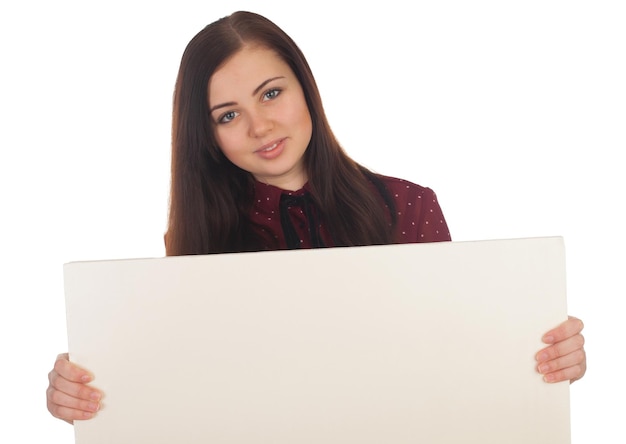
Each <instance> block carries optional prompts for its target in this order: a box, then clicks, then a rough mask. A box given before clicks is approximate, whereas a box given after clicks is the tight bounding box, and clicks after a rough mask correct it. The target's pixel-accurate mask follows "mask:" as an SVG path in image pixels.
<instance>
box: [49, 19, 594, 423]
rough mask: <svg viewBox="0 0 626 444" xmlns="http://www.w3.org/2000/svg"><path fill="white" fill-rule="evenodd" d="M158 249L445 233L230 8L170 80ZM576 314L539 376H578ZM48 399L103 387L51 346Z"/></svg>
mask: <svg viewBox="0 0 626 444" xmlns="http://www.w3.org/2000/svg"><path fill="white" fill-rule="evenodd" d="M172 132H173V138H172V181H171V183H172V185H171V196H170V199H171V200H170V214H169V226H168V231H167V234H166V236H165V243H166V252H167V255H188V254H210V253H223V252H243V251H262V250H278V249H293V248H319V247H334V246H357V245H375V244H390V243H411V242H436V241H448V240H450V233H449V231H448V227H447V225H446V222H445V219H444V217H443V214H442V212H441V209H440V207H439V204H438V203H437V199H436V196H435V194H434V192H433V191H432V190H430V189H428V188H424V187H421V186H419V185H416V184H413V183H410V182H407V181H404V180H401V179H395V178H391V177H385V176H380V175H377V174H374V173H373V172H371V171H369V170H367V169H366V168H364V167H363V166H361V165H359V164H358V163H356V162H355V161H353V160H352V159H350V158H349V157H348V156H347V155H346V154H345V153H344V151H343V150H342V148H341V147H340V145H339V143H338V142H337V140H336V139H335V137H334V136H333V133H332V131H331V129H330V126H329V124H328V122H327V120H326V116H325V114H324V110H323V108H322V102H321V99H320V96H319V92H318V89H317V86H316V84H315V80H314V78H313V75H312V73H311V70H310V68H309V66H308V64H307V62H306V60H305V58H304V55H303V54H302V53H301V51H300V50H299V49H298V47H297V46H296V44H295V43H294V42H293V41H292V40H291V38H289V36H287V35H286V34H285V33H284V32H283V31H282V30H281V29H280V28H278V27H277V26H276V25H275V24H273V23H272V22H271V21H269V20H267V19H265V18H264V17H261V16H259V15H257V14H253V13H249V12H237V13H234V14H232V15H231V16H228V17H225V18H223V19H221V20H218V21H217V22H215V23H212V24H210V25H209V26H207V27H206V28H205V29H204V30H202V31H201V32H200V33H198V34H197V35H196V36H195V37H194V38H193V39H192V40H191V42H190V43H189V45H188V46H187V48H186V50H185V53H184V54H183V57H182V61H181V66H180V70H179V74H178V79H177V82H176V90H175V96H174V114H173V131H172ZM582 327H583V326H582V322H581V321H580V320H578V319H575V318H570V319H569V320H568V321H566V322H565V323H563V324H562V325H560V326H558V327H557V328H555V329H554V330H552V331H550V332H548V333H546V335H545V336H544V341H545V342H546V343H547V344H549V345H548V346H547V347H546V348H544V349H543V350H541V351H540V352H539V353H538V354H537V361H538V364H537V370H538V371H539V372H540V373H542V374H544V379H545V380H546V381H547V382H558V381H564V380H570V381H574V380H577V379H579V378H580V377H582V376H583V375H584V373H585V369H586V358H585V352H584V348H583V342H584V341H583V337H582V335H581V330H582ZM49 380H50V385H49V387H48V391H47V400H48V409H49V411H50V413H51V414H52V415H54V416H56V417H58V418H61V419H64V420H66V421H68V422H72V421H73V420H75V419H88V418H90V417H92V416H93V415H94V414H95V412H97V410H98V408H99V401H100V399H101V396H102V394H101V393H100V391H98V390H97V389H95V388H92V387H90V386H89V385H88V383H89V382H90V381H91V380H92V376H91V374H90V373H89V372H87V371H86V370H84V369H80V368H78V367H77V366H75V365H73V364H72V363H70V362H69V360H68V357H67V354H63V355H59V357H58V359H57V361H56V363H55V365H54V369H53V370H52V371H51V372H50V374H49Z"/></svg>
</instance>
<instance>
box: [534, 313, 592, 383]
mask: <svg viewBox="0 0 626 444" xmlns="http://www.w3.org/2000/svg"><path fill="white" fill-rule="evenodd" d="M583 327H584V325H583V323H582V321H581V320H580V319H577V318H574V317H572V316H570V317H569V319H568V320H567V321H565V322H563V323H562V324H561V325H559V326H558V327H557V328H555V329H553V330H550V331H549V332H547V333H546V334H545V335H544V336H543V338H542V340H543V342H545V343H546V344H550V345H549V346H548V347H546V348H544V349H542V350H540V351H539V353H537V355H536V356H535V358H536V359H537V371H538V372H539V373H541V374H542V375H543V379H544V380H545V381H546V382H560V381H567V380H569V381H570V383H572V382H574V381H577V380H579V379H580V378H582V377H583V376H584V374H585V372H586V371H587V356H586V354H585V349H584V345H585V338H584V337H583V335H582V334H581V331H582V330H583Z"/></svg>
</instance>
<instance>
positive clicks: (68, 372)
mask: <svg viewBox="0 0 626 444" xmlns="http://www.w3.org/2000/svg"><path fill="white" fill-rule="evenodd" d="M48 380H49V385H48V389H47V390H46V398H47V402H48V411H49V412H50V413H51V414H52V416H54V417H56V418H59V419H62V420H64V421H66V422H68V423H70V424H73V423H74V420H77V419H89V418H92V417H93V416H94V415H95V413H96V412H97V411H98V410H99V409H100V399H102V392H100V390H98V389H95V388H93V387H90V386H89V385H87V384H88V383H89V382H91V381H92V380H93V376H92V375H91V374H90V373H89V372H88V371H86V370H84V369H82V368H80V367H78V366H77V365H75V364H73V363H71V362H70V361H69V357H68V354H67V353H63V354H60V355H59V356H57V359H56V362H55V363H54V368H53V369H52V371H50V373H48Z"/></svg>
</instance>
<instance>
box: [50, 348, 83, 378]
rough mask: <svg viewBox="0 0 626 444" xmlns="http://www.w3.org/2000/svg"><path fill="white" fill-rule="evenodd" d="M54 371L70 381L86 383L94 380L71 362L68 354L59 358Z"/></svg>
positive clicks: (63, 354)
mask: <svg viewBox="0 0 626 444" xmlns="http://www.w3.org/2000/svg"><path fill="white" fill-rule="evenodd" d="M53 371H54V372H56V373H57V374H58V375H60V376H62V377H63V378H65V379H67V380H69V381H75V382H82V383H86V382H91V381H92V380H93V376H92V375H91V373H89V372H88V371H87V370H85V369H83V368H80V367H79V366H77V365H76V364H74V363H72V362H70V361H69V358H68V354H67V353H62V354H60V355H59V356H57V359H56V361H55V363H54V369H53ZM49 375H52V372H50V374H49Z"/></svg>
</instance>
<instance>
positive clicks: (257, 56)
mask: <svg viewBox="0 0 626 444" xmlns="http://www.w3.org/2000/svg"><path fill="white" fill-rule="evenodd" d="M278 76H284V77H286V78H294V77H295V76H294V75H293V72H292V71H291V69H290V68H289V65H287V64H286V63H285V62H284V61H283V59H281V58H280V56H279V55H278V54H277V53H276V52H275V51H274V50H272V49H268V48H266V47H263V46H252V47H250V46H245V47H244V48H242V49H241V50H239V51H237V52H236V53H235V54H233V55H232V56H231V57H230V58H228V59H227V60H226V61H225V62H224V63H223V64H222V65H221V66H220V67H219V68H218V69H217V70H216V71H215V72H214V73H213V76H211V79H210V80H209V87H208V95H209V98H210V102H221V100H222V99H225V100H226V99H227V100H234V99H235V97H234V96H237V95H240V94H245V95H248V96H249V95H250V94H252V92H253V91H254V89H255V88H256V87H257V86H259V85H260V84H261V83H262V82H264V81H265V80H267V79H269V78H273V77H278Z"/></svg>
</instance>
